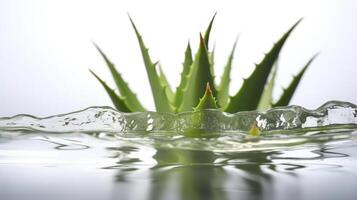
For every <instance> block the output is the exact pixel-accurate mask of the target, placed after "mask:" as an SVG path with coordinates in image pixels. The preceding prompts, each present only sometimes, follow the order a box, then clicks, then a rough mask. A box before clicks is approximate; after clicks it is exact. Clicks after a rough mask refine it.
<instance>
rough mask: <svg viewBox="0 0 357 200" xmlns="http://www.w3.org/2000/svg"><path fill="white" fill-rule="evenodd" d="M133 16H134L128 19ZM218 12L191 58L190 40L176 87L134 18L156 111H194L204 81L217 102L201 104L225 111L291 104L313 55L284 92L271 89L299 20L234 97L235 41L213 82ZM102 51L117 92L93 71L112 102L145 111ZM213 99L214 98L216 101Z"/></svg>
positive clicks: (132, 110)
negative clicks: (213, 35)
mask: <svg viewBox="0 0 357 200" xmlns="http://www.w3.org/2000/svg"><path fill="white" fill-rule="evenodd" d="M130 20H131V19H130ZM213 20H214V17H213V18H212V20H211V22H210V24H209V26H208V28H207V30H206V32H205V34H204V36H201V35H200V45H199V48H198V51H197V53H196V55H195V57H194V58H193V57H192V53H191V47H190V44H188V46H187V49H186V52H185V59H184V62H183V71H182V73H181V81H180V84H179V86H178V87H177V88H176V91H174V90H172V89H171V86H170V84H169V82H168V81H167V79H166V77H165V74H164V73H163V71H162V69H161V66H160V65H159V64H158V62H156V63H153V62H152V60H151V58H150V56H149V53H148V49H147V48H146V46H145V45H144V41H143V39H142V37H141V35H140V34H139V32H138V30H137V28H136V26H135V25H134V23H133V21H132V20H131V22H132V26H133V28H134V30H135V33H136V36H137V39H138V41H139V46H140V49H141V53H142V56H143V60H144V64H145V67H146V72H147V75H148V78H149V82H150V86H151V90H152V94H153V98H154V102H155V107H156V110H157V111H158V112H170V113H179V112H184V111H191V110H192V108H194V107H196V106H197V105H198V103H199V101H200V98H201V97H202V96H204V91H205V87H206V84H209V86H210V87H211V90H212V92H211V93H212V95H213V96H214V97H215V98H216V100H217V102H214V104H212V103H208V104H207V105H205V106H202V107H200V109H209V108H215V106H212V105H217V106H218V107H219V108H220V109H221V110H222V111H225V112H229V113H234V112H238V111H244V110H254V109H258V108H259V109H268V108H270V107H275V106H284V105H287V104H288V103H289V101H290V99H291V97H292V95H293V93H294V91H295V89H296V88H297V86H298V84H299V82H300V80H301V77H302V76H303V74H304V72H305V70H306V69H307V67H308V66H309V65H310V63H311V62H312V60H313V59H314V57H313V58H311V59H310V60H309V61H308V63H307V64H306V65H305V67H304V68H303V69H302V70H301V71H300V72H299V73H298V75H297V76H296V77H294V79H293V80H292V82H291V83H290V85H289V86H288V87H287V89H286V90H284V92H283V94H282V96H281V97H280V99H279V100H278V101H276V102H275V103H273V101H272V91H273V87H274V80H275V77H276V71H277V66H276V65H274V64H275V63H276V60H277V58H278V56H279V53H280V50H281V49H282V47H283V45H284V43H285V41H286V39H287V38H288V37H289V35H290V33H291V32H292V31H293V29H294V28H295V27H296V26H297V24H298V23H299V22H300V20H299V21H298V22H297V23H296V24H294V25H293V26H292V27H291V28H290V29H289V30H288V31H287V32H286V33H285V34H284V35H283V36H282V37H281V38H280V39H279V40H278V42H277V43H276V44H275V45H274V46H273V47H272V49H271V50H270V51H269V52H268V53H267V54H266V55H265V57H264V59H263V60H262V61H261V62H260V63H259V64H257V65H256V68H255V70H254V71H253V73H252V74H251V75H250V77H249V78H247V79H245V80H244V83H243V85H242V87H241V88H240V90H239V91H238V92H236V94H235V95H234V96H229V93H228V91H229V85H230V72H231V68H232V60H233V54H234V50H235V46H236V43H235V44H234V46H233V50H232V52H231V54H230V56H229V58H228V61H227V64H226V66H225V69H224V72H223V74H222V77H221V82H220V84H219V85H217V84H216V83H215V80H214V78H215V75H214V69H213V66H214V50H212V51H209V49H208V42H209V36H210V32H211V28H212V24H213ZM97 49H98V50H99V52H100V54H101V55H102V56H103V58H104V60H105V62H106V63H107V65H108V67H109V69H110V72H111V74H112V76H113V78H114V81H115V83H116V85H117V88H118V90H119V94H117V93H115V92H114V90H113V89H111V88H110V87H109V86H108V85H107V84H106V83H105V82H104V81H103V80H102V79H100V78H99V77H98V76H97V75H96V74H94V72H92V73H93V75H94V76H95V77H96V78H97V79H98V80H99V82H100V83H101V84H102V85H103V87H104V89H105V90H106V91H107V93H108V94H109V96H110V98H111V100H112V102H113V103H114V106H115V107H116V108H117V109H118V110H119V111H122V112H142V111H145V110H146V109H145V108H144V107H143V106H142V104H141V102H140V101H139V99H138V98H137V97H136V95H135V93H134V92H132V90H131V89H130V88H129V86H128V85H127V83H126V82H125V81H124V80H123V78H122V76H121V74H120V73H119V72H118V71H117V70H116V69H115V67H114V65H113V64H112V63H111V61H110V60H109V59H108V58H107V57H106V55H105V54H104V53H103V52H102V51H101V50H100V49H99V47H98V46H97ZM214 101H215V100H214Z"/></svg>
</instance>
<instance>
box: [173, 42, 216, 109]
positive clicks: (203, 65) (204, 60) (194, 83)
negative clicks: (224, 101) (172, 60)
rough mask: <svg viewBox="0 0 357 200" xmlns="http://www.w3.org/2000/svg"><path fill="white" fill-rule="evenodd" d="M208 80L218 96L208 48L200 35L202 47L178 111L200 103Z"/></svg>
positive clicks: (192, 67)
mask: <svg viewBox="0 0 357 200" xmlns="http://www.w3.org/2000/svg"><path fill="white" fill-rule="evenodd" d="M207 82H208V83H209V84H210V85H211V86H212V93H213V95H214V96H216V94H217V91H216V89H215V88H214V82H213V76H212V74H211V72H210V62H209V59H208V53H207V49H206V46H205V43H204V40H203V38H202V36H201V35H200V47H199V49H198V52H197V54H196V56H195V60H194V62H193V64H192V66H191V70H190V73H189V75H188V80H187V85H186V87H185V89H184V94H183V95H184V98H183V100H182V104H181V106H180V107H179V110H178V111H180V112H182V111H191V110H192V108H193V107H194V106H196V105H197V104H198V102H199V99H200V97H202V96H203V94H204V91H205V88H206V84H207Z"/></svg>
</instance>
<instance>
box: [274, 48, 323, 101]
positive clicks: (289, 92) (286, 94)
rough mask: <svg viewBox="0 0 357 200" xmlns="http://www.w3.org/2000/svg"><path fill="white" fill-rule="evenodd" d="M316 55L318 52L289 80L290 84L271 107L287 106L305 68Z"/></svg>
mask: <svg viewBox="0 0 357 200" xmlns="http://www.w3.org/2000/svg"><path fill="white" fill-rule="evenodd" d="M317 56H318V54H315V55H314V56H313V57H312V58H311V59H310V60H309V61H308V62H307V63H306V64H305V66H304V68H302V70H301V71H300V72H299V73H298V74H297V75H296V76H295V77H294V78H293V80H292V81H291V83H290V85H289V86H288V87H287V88H286V89H285V90H284V92H283V94H282V95H281V97H280V99H279V100H278V101H277V102H276V103H275V104H273V107H277V106H287V105H288V104H289V102H290V100H291V98H292V97H293V95H294V93H295V90H296V88H297V87H298V85H299V83H300V81H301V78H302V76H303V75H304V73H305V71H306V69H307V68H308V67H309V66H310V64H311V63H312V61H314V59H315V58H316V57H317Z"/></svg>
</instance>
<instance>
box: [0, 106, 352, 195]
mask: <svg viewBox="0 0 357 200" xmlns="http://www.w3.org/2000/svg"><path fill="white" fill-rule="evenodd" d="M356 110H357V109H356V106H355V105H353V104H336V102H335V103H333V104H331V103H328V104H326V105H324V106H322V107H321V108H319V109H317V110H315V111H309V110H304V109H301V108H297V107H288V108H284V109H282V108H279V109H275V110H271V111H268V112H265V113H256V112H246V113H243V114H242V113H240V114H235V115H228V114H224V113H223V114H222V113H217V112H215V111H205V112H202V113H186V114H183V115H181V116H174V115H168V114H157V113H134V114H130V115H126V114H125V115H123V114H121V113H118V112H116V111H114V110H112V109H109V108H98V107H96V108H90V109H86V110H84V111H80V112H74V113H69V114H65V115H57V116H52V117H47V118H36V117H33V116H30V115H18V116H14V117H8V118H0V185H1V188H0V199H4V200H12V199H13V200H19V199H21V200H28V199H31V200H32V199H34V200H48V199H54V200H57V199H58V200H60V199H61V200H66V199H79V200H81V199H83V200H91V199H93V200H94V199H101V200H109V199H113V200H114V199H123V200H131V199H133V200H141V199H152V200H160V199H162V200H175V199H189V200H191V199H192V200H196V199H197V200H198V199H205V200H210V199H217V200H218V199H219V200H230V199H232V200H233V199H272V200H273V199H274V200H279V199H281V200H286V199H292V200H294V199H296V200H298V199H304V200H305V199H317V200H319V199H321V200H326V199H346V200H348V199H351V200H355V199H357V190H356V188H357V128H356V124H357V111H356ZM192 116H194V117H192ZM197 116H199V117H200V118H199V119H200V122H202V123H201V124H197V123H192V121H190V120H192V119H197ZM209 122H210V123H209ZM252 122H256V123H257V124H258V126H259V127H260V128H261V129H262V133H261V135H260V136H259V137H252V136H250V135H249V134H247V133H248V132H247V130H248V129H249V125H251V123H252ZM182 127H184V129H183V128H182ZM165 130H166V131H165ZM187 130H195V131H196V133H199V132H200V131H201V132H202V134H198V135H191V134H190V135H187V134H185V131H187Z"/></svg>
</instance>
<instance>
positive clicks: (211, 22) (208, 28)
mask: <svg viewBox="0 0 357 200" xmlns="http://www.w3.org/2000/svg"><path fill="white" fill-rule="evenodd" d="M216 15H217V13H214V15H213V17H212V19H211V21H210V23H209V24H208V27H207V29H206V32H205V35H204V37H203V38H204V41H205V45H206V48H207V51H208V44H209V36H210V34H211V29H212V25H213V21H214V18H216Z"/></svg>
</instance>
